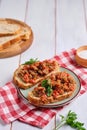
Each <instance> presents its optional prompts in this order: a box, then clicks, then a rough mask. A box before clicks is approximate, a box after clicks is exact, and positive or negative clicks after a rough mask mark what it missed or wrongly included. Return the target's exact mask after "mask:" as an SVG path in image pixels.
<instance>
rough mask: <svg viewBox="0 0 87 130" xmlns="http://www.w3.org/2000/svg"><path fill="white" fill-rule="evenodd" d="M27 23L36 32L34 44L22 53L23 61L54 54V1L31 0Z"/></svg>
mask: <svg viewBox="0 0 87 130" xmlns="http://www.w3.org/2000/svg"><path fill="white" fill-rule="evenodd" d="M26 23H27V24H28V25H30V26H31V28H32V30H33V33H34V41H33V44H32V46H31V47H30V48H29V49H28V50H27V51H26V52H24V53H23V54H22V61H21V62H24V61H25V60H28V59H30V58H39V59H41V60H42V59H46V58H51V57H53V55H54V1H53V0H38V1H35V0H31V1H29V5H28V13H27V18H26Z"/></svg>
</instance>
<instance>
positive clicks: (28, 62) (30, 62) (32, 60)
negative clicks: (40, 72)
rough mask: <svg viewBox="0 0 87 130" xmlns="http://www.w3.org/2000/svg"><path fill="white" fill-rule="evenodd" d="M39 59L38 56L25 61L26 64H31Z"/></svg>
mask: <svg viewBox="0 0 87 130" xmlns="http://www.w3.org/2000/svg"><path fill="white" fill-rule="evenodd" d="M37 61H39V60H38V58H36V59H33V58H31V59H30V60H29V61H26V62H25V63H24V65H30V64H33V63H35V62H37Z"/></svg>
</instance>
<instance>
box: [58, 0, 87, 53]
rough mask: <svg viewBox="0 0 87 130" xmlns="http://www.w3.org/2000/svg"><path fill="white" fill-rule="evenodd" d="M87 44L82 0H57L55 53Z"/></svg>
mask: <svg viewBox="0 0 87 130" xmlns="http://www.w3.org/2000/svg"><path fill="white" fill-rule="evenodd" d="M84 44H87V33H86V25H85V19H84V9H83V1H82V0H58V1H57V48H56V53H60V52H62V51H64V50H69V49H71V48H77V47H79V46H81V45H84Z"/></svg>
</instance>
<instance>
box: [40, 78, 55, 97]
mask: <svg viewBox="0 0 87 130" xmlns="http://www.w3.org/2000/svg"><path fill="white" fill-rule="evenodd" d="M41 85H42V87H45V89H46V94H47V96H48V97H49V96H50V95H51V93H52V91H53V90H52V87H51V84H50V81H49V80H43V81H42V83H41Z"/></svg>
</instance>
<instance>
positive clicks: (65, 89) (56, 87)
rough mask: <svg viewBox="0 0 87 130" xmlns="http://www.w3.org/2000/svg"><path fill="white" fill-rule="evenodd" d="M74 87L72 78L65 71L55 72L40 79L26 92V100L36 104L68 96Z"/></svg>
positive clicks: (44, 103)
mask: <svg viewBox="0 0 87 130" xmlns="http://www.w3.org/2000/svg"><path fill="white" fill-rule="evenodd" d="M75 88H76V82H75V80H74V78H73V77H72V76H71V75H70V74H68V73H67V72H57V73H54V74H51V75H50V76H49V77H47V78H45V79H44V80H42V81H41V82H40V83H39V84H38V85H37V86H36V87H35V88H34V89H33V90H32V91H30V92H29V93H28V100H29V102H31V104H33V105H36V106H41V105H46V104H49V103H54V102H58V101H61V100H64V99H67V98H69V97H70V96H71V95H72V94H73V92H74V91H75Z"/></svg>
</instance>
